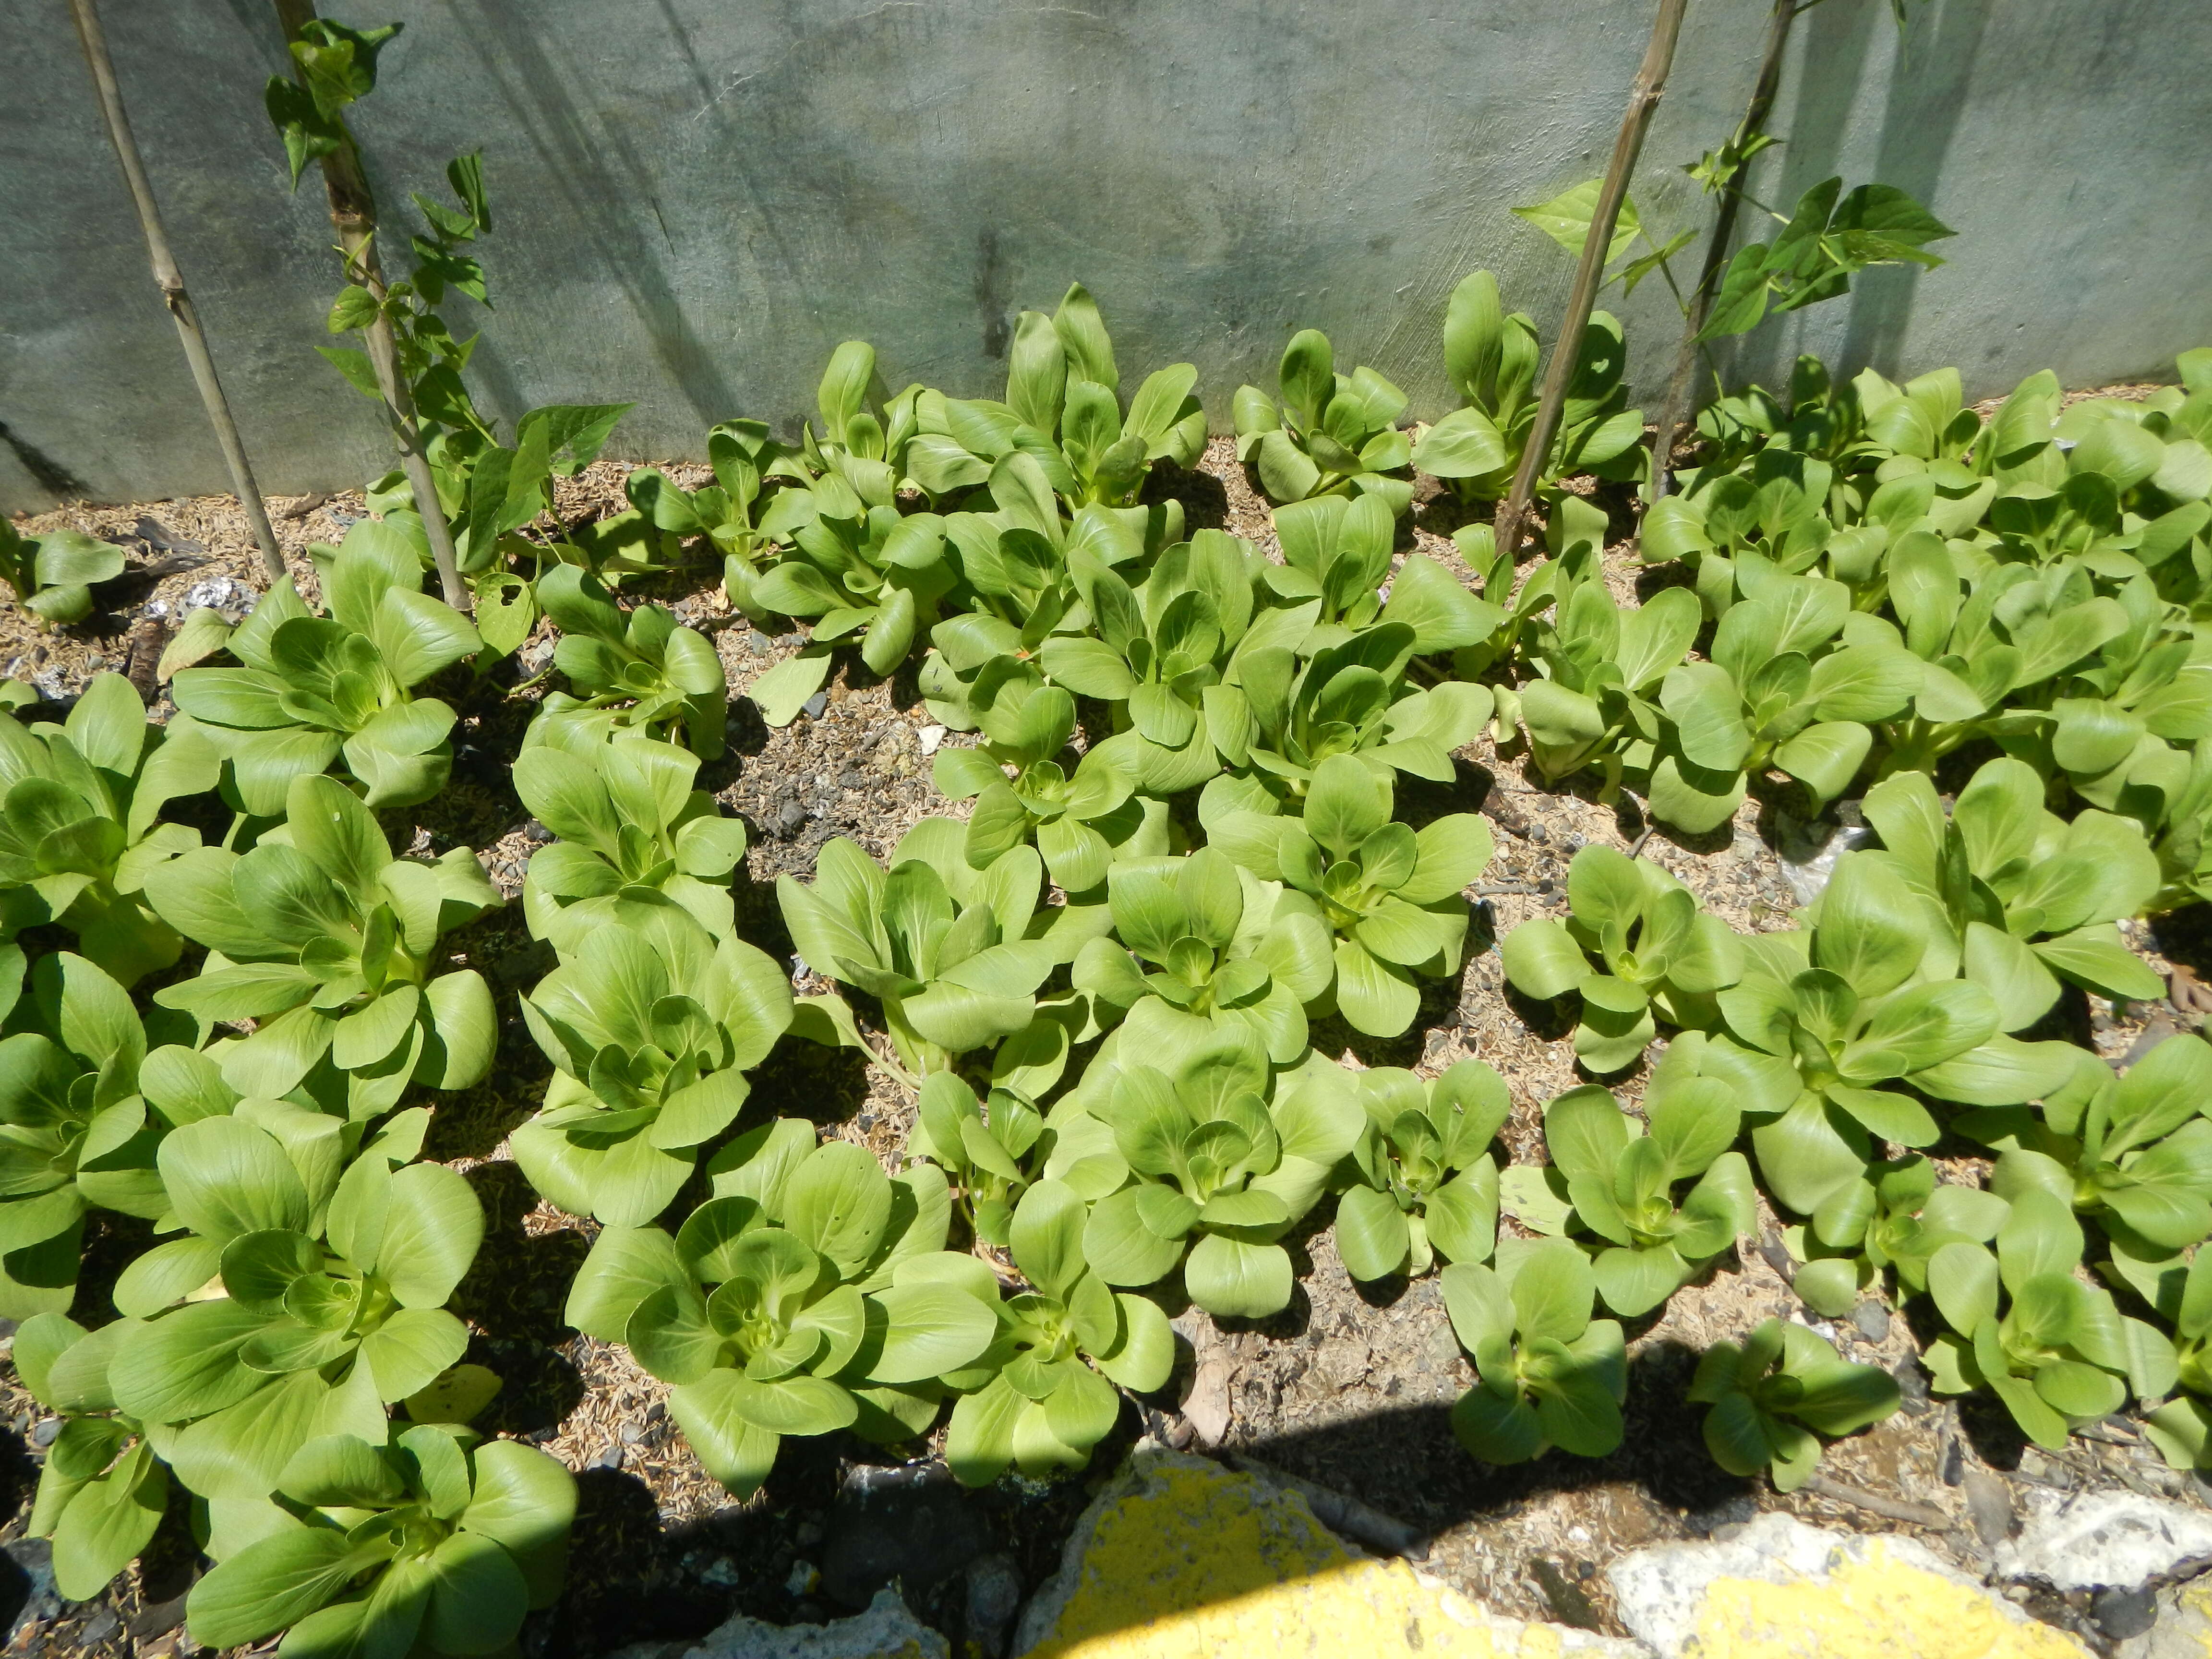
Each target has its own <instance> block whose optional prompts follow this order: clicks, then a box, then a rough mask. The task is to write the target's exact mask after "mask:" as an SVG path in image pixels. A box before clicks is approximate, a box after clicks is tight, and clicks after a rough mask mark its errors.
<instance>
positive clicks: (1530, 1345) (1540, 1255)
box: [1439, 1238, 1628, 1464]
mask: <svg viewBox="0 0 2212 1659" xmlns="http://www.w3.org/2000/svg"><path fill="white" fill-rule="evenodd" d="M1439 1282H1440V1283H1441V1285H1442V1286H1443V1295H1444V1311H1445V1313H1446V1314H1447V1315H1449V1316H1450V1319H1451V1326H1452V1334H1454V1335H1455V1336H1456V1337H1458V1338H1459V1344H1460V1346H1462V1348H1464V1349H1466V1350H1467V1352H1468V1355H1469V1356H1470V1357H1471V1358H1473V1359H1474V1370H1475V1384H1474V1387H1473V1388H1471V1389H1468V1391H1467V1392H1466V1393H1465V1394H1463V1395H1461V1396H1460V1397H1459V1400H1458V1401H1457V1403H1455V1405H1454V1406H1453V1407H1452V1414H1451V1423H1452V1433H1453V1435H1454V1436H1455V1437H1456V1438H1457V1439H1458V1441H1459V1443H1460V1444H1461V1445H1462V1446H1464V1447H1466V1448H1467V1449H1468V1452H1470V1453H1471V1454H1473V1455H1474V1456H1476V1457H1479V1458H1480V1459H1481V1460H1482V1461H1483V1462H1486V1463H1501V1464H1503V1463H1526V1462H1530V1461H1531V1460H1533V1459H1534V1458H1538V1457H1541V1456H1542V1455H1544V1454H1545V1453H1546V1452H1547V1451H1549V1450H1551V1449H1552V1448H1553V1447H1554V1446H1557V1447H1559V1448H1560V1449H1562V1450H1565V1451H1570V1452H1572V1453H1573V1454H1574V1455H1576V1456H1577V1457H1603V1456H1605V1455H1607V1454H1608V1453H1609V1452H1612V1451H1613V1450H1614V1449H1616V1448H1618V1447H1619V1446H1620V1437H1621V1426H1622V1425H1621V1419H1620V1407H1621V1404H1622V1402H1623V1401H1626V1399H1627V1398H1628V1350H1627V1346H1626V1344H1625V1343H1624V1342H1623V1340H1622V1339H1621V1333H1620V1326H1619V1325H1618V1324H1617V1323H1615V1322H1613V1321H1612V1320H1610V1319H1592V1318H1591V1317H1590V1314H1591V1311H1592V1309H1593V1307H1594V1305H1595V1302H1596V1298H1597V1279H1596V1277H1595V1274H1594V1273H1592V1272H1591V1270H1590V1264H1589V1257H1587V1256H1585V1255H1583V1253H1582V1252H1581V1251H1580V1250H1578V1249H1576V1248H1575V1247H1574V1246H1573V1245H1571V1244H1570V1243H1567V1242H1566V1241H1565V1239H1556V1238H1554V1239H1545V1240H1541V1241H1540V1242H1538V1243H1533V1244H1527V1245H1522V1246H1520V1247H1518V1248H1516V1249H1512V1250H1510V1251H1502V1252H1500V1254H1499V1259H1498V1266H1497V1267H1496V1268H1494V1269H1493V1268H1490V1267H1482V1266H1480V1265H1479V1264H1478V1263H1475V1262H1471V1261H1455V1262H1453V1263H1452V1264H1451V1265H1450V1266H1449V1267H1446V1268H1445V1269H1444V1270H1443V1273H1442V1275H1441V1276H1440V1279H1439Z"/></svg>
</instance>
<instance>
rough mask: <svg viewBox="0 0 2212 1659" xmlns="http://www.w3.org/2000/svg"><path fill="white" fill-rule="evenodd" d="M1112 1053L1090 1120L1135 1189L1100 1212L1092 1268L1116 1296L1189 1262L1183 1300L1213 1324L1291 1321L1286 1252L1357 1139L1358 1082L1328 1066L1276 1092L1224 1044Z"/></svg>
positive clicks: (1092, 1226) (1201, 1041) (1090, 1101)
mask: <svg viewBox="0 0 2212 1659" xmlns="http://www.w3.org/2000/svg"><path fill="white" fill-rule="evenodd" d="M1115 1052H1116V1054H1117V1056H1118V1059H1117V1063H1116V1066H1115V1069H1114V1071H1113V1072H1112V1073H1111V1075H1110V1077H1109V1078H1107V1079H1102V1086H1097V1087H1095V1088H1086V1091H1085V1111H1086V1113H1087V1114H1088V1115H1091V1116H1093V1117H1094V1118H1096V1119H1097V1121H1101V1122H1103V1123H1104V1124H1105V1126H1106V1127H1107V1128H1108V1129H1109V1131H1110V1132H1111V1133H1112V1136H1113V1149H1114V1151H1115V1152H1116V1153H1117V1154H1118V1155H1119V1157H1120V1158H1121V1161H1122V1164H1124V1166H1125V1167H1126V1168H1127V1171H1128V1184H1127V1185H1125V1186H1121V1187H1120V1188H1118V1189H1117V1190H1115V1191H1112V1192H1109V1194H1107V1196H1105V1197H1103V1198H1102V1199H1100V1200H1098V1201H1097V1203H1096V1204H1094V1205H1093V1206H1091V1218H1090V1219H1089V1221H1088V1222H1086V1223H1085V1226H1084V1231H1083V1258H1084V1260H1085V1261H1087V1262H1089V1263H1090V1264H1091V1271H1092V1272H1094V1273H1097V1275H1098V1276H1099V1277H1100V1278H1101V1279H1103V1280H1104V1281H1105V1282H1106V1283H1107V1284H1109V1285H1122V1286H1127V1287H1135V1286H1139V1285H1150V1284H1152V1283H1154V1282H1155V1281H1156V1280H1158V1279H1164V1278H1165V1277H1166V1276H1167V1275H1168V1274H1169V1273H1172V1272H1174V1271H1175V1267H1176V1263H1177V1262H1182V1269H1183V1288H1184V1289H1185V1290H1186V1291H1188V1293H1189V1295H1190V1299H1191V1300H1192V1301H1194V1302H1195V1303H1196V1304H1198V1305H1199V1306H1200V1307H1201V1308H1204V1309H1205V1310H1206V1311H1207V1312H1208V1313H1211V1314H1213V1315H1215V1316H1218V1317H1222V1318H1244V1319H1265V1318H1267V1316H1269V1315H1271V1314H1275V1313H1279V1312H1281V1311H1282V1310H1283V1309H1284V1308H1285V1307H1286V1306H1287V1305H1289V1303H1290V1299H1291V1277H1292V1275H1291V1257H1290V1253H1289V1252H1288V1251H1287V1250H1285V1249H1284V1248H1283V1247H1282V1246H1281V1245H1280V1244H1279V1243H1276V1242H1275V1241H1276V1240H1278V1239H1279V1238H1280V1237H1282V1236H1283V1235H1284V1234H1285V1232H1287V1231H1290V1229H1291V1225H1292V1224H1294V1223H1295V1222H1296V1221H1297V1219H1298V1218H1299V1217H1301V1216H1303V1215H1304V1213H1305V1212H1307V1211H1308V1210H1310V1209H1311V1208H1312V1207H1313V1206H1314V1203H1315V1201H1316V1200H1318V1199H1319V1198H1320V1196H1321V1194H1322V1188H1324V1187H1325V1186H1326V1185H1327V1184H1328V1176H1329V1173H1330V1171H1331V1170H1333V1169H1334V1167H1335V1165H1336V1164H1337V1161H1338V1160H1339V1159H1340V1158H1343V1157H1344V1156H1345V1154H1346V1153H1347V1152H1350V1151H1351V1150H1352V1145H1353V1143H1354V1142H1355V1141H1356V1140H1357V1139H1358V1135H1359V1130H1360V1127H1361V1122H1362V1113H1361V1112H1360V1109H1359V1105H1358V1102H1357V1101H1356V1100H1355V1099H1353V1098H1352V1091H1351V1088H1350V1086H1349V1080H1348V1079H1346V1076H1345V1074H1344V1073H1342V1072H1341V1071H1340V1070H1339V1069H1338V1068H1337V1067H1336V1066H1334V1065H1332V1064H1331V1063H1330V1062H1329V1061H1328V1060H1323V1059H1322V1058H1321V1057H1319V1056H1318V1055H1316V1056H1313V1057H1312V1058H1310V1059H1309V1060H1308V1061H1307V1062H1306V1064H1305V1065H1304V1066H1301V1067H1300V1068H1299V1069H1298V1070H1297V1071H1296V1072H1293V1073H1286V1074H1285V1076H1284V1077H1283V1078H1281V1079H1279V1080H1273V1079H1270V1077H1269V1067H1268V1066H1267V1060H1266V1059H1265V1057H1264V1056H1262V1055H1261V1054H1260V1053H1259V1052H1258V1051H1257V1049H1256V1048H1255V1047H1254V1046H1253V1045H1252V1044H1251V1043H1250V1042H1249V1041H1248V1040H1247V1039H1245V1038H1244V1037H1243V1036H1242V1034H1240V1033H1237V1032H1232V1031H1225V1030H1223V1031H1215V1032H1212V1033H1209V1034H1206V1035H1204V1036H1196V1037H1194V1038H1193V1039H1191V1040H1189V1041H1187V1042H1183V1043H1181V1044H1177V1045H1175V1046H1174V1047H1173V1048H1168V1047H1162V1048H1158V1049H1151V1048H1133V1045H1131V1044H1130V1043H1128V1042H1127V1041H1123V1042H1121V1043H1120V1044H1119V1045H1118V1046H1117V1048H1116V1051H1115ZM1139 1054H1143V1055H1144V1056H1145V1057H1146V1059H1145V1060H1139V1058H1138V1057H1137V1056H1138V1055H1139ZM1152 1059H1158V1060H1161V1061H1163V1062H1164V1063H1165V1064H1166V1066H1168V1068H1169V1069H1166V1070H1163V1069H1161V1068H1160V1066H1157V1065H1153V1064H1150V1063H1146V1061H1147V1060H1152ZM1094 1067H1095V1062H1094ZM1087 1082H1088V1079H1086V1083H1087ZM1271 1085H1272V1088H1273V1093H1274V1095H1275V1101H1274V1103H1273V1107H1272V1108H1271V1107H1270V1106H1269V1104H1268V1099H1267V1097H1268V1093H1269V1091H1270V1088H1271ZM1186 1249H1188V1252H1189V1255H1188V1259H1187V1260H1186V1259H1185V1255H1184V1252H1185V1250H1186Z"/></svg>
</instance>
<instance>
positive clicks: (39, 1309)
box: [0, 951, 198, 1319]
mask: <svg viewBox="0 0 2212 1659" xmlns="http://www.w3.org/2000/svg"><path fill="white" fill-rule="evenodd" d="M28 991H29V994H28V995H27V996H25V997H23V998H21V1000H19V1001H18V1002H17V1003H16V1005H15V1009H14V1011H13V1012H12V1014H11V1016H10V1017H9V1021H8V1032H9V1035H8V1036H6V1037H5V1038H0V1318H8V1319H27V1318H29V1317H30V1316H32V1315H33V1314H38V1313H44V1312H48V1311H60V1310H66V1309H67V1308H68V1307H69V1305H70V1301H71V1299H72V1297H74V1295H75V1292H76V1275H77V1266H78V1261H79V1259H80V1257H81V1255H82V1239H83V1234H84V1217H85V1212H87V1211H88V1210H94V1209H99V1210H113V1211H116V1212H118V1213H120V1214H124V1215H134V1216H137V1217H140V1218H143V1219H144V1220H148V1221H153V1220H157V1219H159V1218H161V1216H162V1215H164V1214H166V1213H167V1211H168V1208H169V1200H168V1196H167V1194H165V1193H164V1192H163V1191H162V1190H161V1176H159V1175H158V1174H156V1173H155V1167H154V1152H155V1146H157V1145H158V1144H159V1143H160V1140H161V1135H162V1132H163V1131H164V1130H165V1129H166V1128H167V1127H168V1126H169V1123H170V1122H171V1121H172V1120H171V1119H170V1118H169V1117H168V1116H167V1115H166V1114H165V1113H164V1112H163V1110H162V1108H161V1106H159V1105H155V1106H149V1103H148V1101H147V1098H146V1096H145V1095H144V1094H143V1093H142V1092H141V1082H140V1078H139V1073H140V1071H141V1069H142V1067H143V1064H144V1062H145V1060H146V1051H147V1046H148V1045H147V1041H146V1032H145V1030H144V1028H143V1026H142V1025H141V1024H139V1020H138V1011H137V1009H136V1008H134V1007H133V1006H131V994H130V993H129V992H128V991H126V990H125V989H124V988H123V987H122V986H120V985H118V983H116V981H114V980H113V979H112V978H110V977H109V976H108V975H106V974H105V973H103V972H102V971H101V970H100V969H99V968H98V967H97V966H96V965H95V964H94V963H90V962H88V961H87V960H86V959H85V958H84V957H80V956H76V955H73V954H71V953H70V952H69V951H56V952H55V953H53V954H52V955H51V956H45V957H40V958H39V960H38V963H36V965H35V966H33V969H31V975H30V982H29V986H28ZM164 1026H167V1027H171V1028H176V1029H173V1030H167V1031H164V1032H163V1033H162V1034H163V1035H167V1036H177V1037H181V1038H183V1039H184V1040H185V1041H186V1042H190V1041H192V1040H194V1039H196V1038H197V1036H198V1033H197V1031H194V1030H191V1029H190V1022H188V1021H185V1020H182V1019H179V1018H177V1017H175V1016H173V1015H172V1016H167V1017H166V1018H165V1017H162V1016H159V1015H157V1016H156V1029H157V1030H161V1028H162V1027H164ZM183 1052H185V1051H184V1050H182V1049H179V1048H167V1049H164V1050H163V1051H162V1063H161V1066H157V1067H156V1068H155V1071H156V1074H155V1078H154V1079H152V1080H151V1083H150V1087H151V1088H152V1090H153V1091H154V1092H155V1094H156V1095H157V1096H158V1097H160V1098H161V1100H162V1102H163V1103H166V1104H168V1105H171V1106H173V1107H175V1108H176V1109H178V1110H179V1112H180V1113H181V1112H183V1111H185V1110H187V1109H188V1108H185V1107H184V1106H181V1105H179V1104H178V1103H177V1102H176V1100H175V1098H174V1097H173V1094H172V1093H171V1092H170V1091H169V1090H167V1089H166V1088H165V1087H164V1086H163V1085H164V1084H165V1083H167V1069H165V1068H167V1067H168V1062H169V1061H170V1060H173V1058H174V1057H175V1056H176V1055H178V1054H181V1053H183Z"/></svg>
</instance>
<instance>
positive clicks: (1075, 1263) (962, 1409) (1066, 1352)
mask: <svg viewBox="0 0 2212 1659" xmlns="http://www.w3.org/2000/svg"><path fill="white" fill-rule="evenodd" d="M1084 1221H1085V1208H1084V1203H1083V1200H1082V1199H1081V1198H1080V1197H1079V1196H1078V1195H1077V1194H1076V1193H1075V1191H1074V1189H1073V1188H1070V1187H1067V1186H1065V1185H1063V1184H1061V1183H1060V1182H1056V1181H1040V1182H1037V1183H1036V1185H1034V1186H1032V1187H1030V1188H1029V1189H1028V1190H1027V1191H1026V1192H1024V1194H1022V1199H1021V1203H1020V1206H1019V1207H1018V1208H1017V1209H1016V1210H1015V1211H1014V1213H1013V1220H1012V1228H1011V1230H1010V1237H1009V1242H1010V1244H1011V1247H1012V1255H1013V1258H1014V1265H1015V1266H1016V1267H1018V1268H1019V1269H1020V1270H1021V1273H1022V1276H1023V1277H1024V1279H1028V1280H1029V1282H1030V1285H1032V1286H1034V1288H1033V1289H1031V1290H1030V1291H1024V1292H1023V1293H1021V1294H1019V1295H1017V1296H1014V1297H1010V1298H1009V1299H1008V1300H1007V1301H1006V1303H1004V1304H1001V1306H1000V1314H999V1324H1000V1328H999V1334H998V1336H997V1337H996V1338H995V1339H994V1341H993V1343H992V1345H991V1347H990V1349H989V1351H988V1352H987V1353H986V1354H985V1355H984V1358H983V1361H982V1363H983V1364H986V1365H988V1366H989V1367H990V1369H991V1370H992V1371H993V1372H994V1375H993V1376H992V1378H991V1380H990V1382H989V1383H986V1384H985V1385H984V1386H983V1387H982V1388H981V1389H977V1390H976V1391H975V1392H974V1393H971V1394H966V1395H962V1396H961V1397H960V1400H959V1401H958V1402H957V1404H956V1405H954V1407H953V1408H952V1422H951V1427H950V1428H949V1430H948V1431H947V1432H946V1435H945V1462H947V1463H948V1464H949V1465H950V1466H951V1469H952V1473H953V1475H954V1478H955V1479H957V1480H959V1481H960V1483H961V1484H962V1485H963V1486H987V1485H988V1484H989V1483H990V1482H991V1481H993V1480H996V1479H997V1478H998V1477H999V1476H1000V1475H1001V1474H1004V1473H1006V1469H1007V1468H1008V1467H1009V1466H1010V1465H1012V1466H1015V1467H1018V1468H1020V1470H1021V1471H1022V1473H1023V1474H1027V1475H1031V1476H1037V1475H1044V1474H1051V1473H1052V1472H1054V1470H1058V1469H1079V1468H1083V1467H1084V1466H1085V1464H1087V1463H1089V1462H1090V1461H1091V1449H1092V1448H1093V1447H1094V1446H1096V1445H1097V1443H1098V1442H1100V1441H1101V1440H1103V1439H1104V1438H1105V1437H1107V1436H1108V1435H1109V1434H1110V1433H1111V1432H1113V1429H1114V1425H1115V1422H1116V1421H1118V1420H1119V1419H1120V1417H1121V1397H1120V1395H1118V1394H1116V1393H1115V1389H1117V1388H1120V1389H1127V1390H1128V1391H1129V1392H1131V1393H1132V1394H1149V1393H1151V1392H1152V1390H1153V1389H1158V1388H1159V1387H1161V1386H1163V1385H1164V1383H1166V1382H1167V1380H1168V1375H1169V1373H1170V1370H1173V1368H1174V1364H1175V1334H1174V1332H1173V1331H1171V1330H1170V1328H1169V1326H1168V1321H1167V1316H1166V1315H1165V1314H1164V1313H1162V1312H1161V1311H1160V1310H1159V1308H1158V1306H1157V1305H1156V1304H1153V1303H1152V1302H1149V1301H1147V1300H1146V1298H1145V1297H1140V1296H1132V1295H1130V1294H1129V1293H1128V1292H1127V1291H1112V1290H1109V1289H1108V1288H1107V1285H1106V1282H1105V1280H1103V1279H1101V1278H1100V1277H1099V1276H1098V1275H1097V1273H1094V1272H1092V1271H1091V1267H1090V1266H1089V1264H1088V1263H1087V1262H1085V1260H1084V1256H1083V1235H1084Z"/></svg>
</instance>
